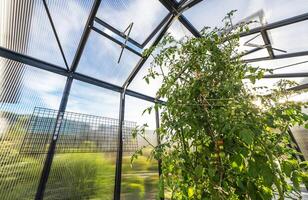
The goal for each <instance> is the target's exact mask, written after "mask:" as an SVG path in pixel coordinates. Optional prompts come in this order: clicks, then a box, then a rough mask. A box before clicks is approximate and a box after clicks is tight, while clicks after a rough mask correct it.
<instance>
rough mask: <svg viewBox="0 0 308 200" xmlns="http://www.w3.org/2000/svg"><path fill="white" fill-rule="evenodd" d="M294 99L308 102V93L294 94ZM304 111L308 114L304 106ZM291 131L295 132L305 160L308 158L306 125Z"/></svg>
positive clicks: (294, 134)
mask: <svg viewBox="0 0 308 200" xmlns="http://www.w3.org/2000/svg"><path fill="white" fill-rule="evenodd" d="M292 100H294V101H302V102H308V93H307V92H305V93H302V94H298V95H294V97H293V98H292ZM303 112H304V113H306V114H308V109H307V108H303ZM291 131H292V133H293V136H294V139H295V140H296V142H297V144H298V146H299V148H300V150H301V152H302V153H303V156H304V158H305V160H307V159H308V134H307V133H308V131H307V129H305V127H304V126H296V127H292V128H291Z"/></svg>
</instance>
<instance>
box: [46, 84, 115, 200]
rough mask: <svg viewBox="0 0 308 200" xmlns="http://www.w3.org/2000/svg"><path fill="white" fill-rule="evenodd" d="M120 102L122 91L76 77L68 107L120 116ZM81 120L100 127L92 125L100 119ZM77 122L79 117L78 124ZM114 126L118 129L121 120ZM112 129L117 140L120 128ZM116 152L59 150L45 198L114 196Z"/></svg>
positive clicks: (105, 199) (84, 111)
mask: <svg viewBox="0 0 308 200" xmlns="http://www.w3.org/2000/svg"><path fill="white" fill-rule="evenodd" d="M119 102H120V94H119V93H116V92H112V91H110V90H106V89H102V88H99V87H96V86H92V85H89V84H86V83H83V82H80V81H74V82H73V85H72V88H71V94H70V96H69V100H68V104H67V111H72V112H76V113H82V114H87V115H93V116H99V117H109V118H115V119H116V120H118V115H119ZM76 120H82V119H76ZM79 123H87V124H88V125H89V126H90V127H89V131H90V130H95V129H97V128H99V127H96V126H93V127H92V125H98V124H97V123H100V122H97V123H93V121H91V122H90V121H87V120H86V121H82V122H80V121H79ZM77 124H78V122H77V121H76V127H79V126H77ZM98 126H99V125H98ZM113 126H114V125H113ZM115 128H116V129H118V124H117V125H116V127H115ZM79 132H80V133H81V132H82V130H80V131H79ZM113 133H115V134H116V135H114V138H115V140H117V138H118V137H117V136H118V135H117V134H118V131H117V130H116V131H114V132H113ZM60 135H61V132H60ZM94 142H95V141H94ZM116 152H117V151H116V150H115V151H113V152H110V151H108V152H104V151H101V152H99V153H62V154H61V153H59V154H56V155H55V157H54V160H53V164H52V167H51V172H50V175H49V179H48V183H47V186H46V191H45V197H44V199H50V200H53V199H102V200H108V199H113V189H114V175H115V163H116Z"/></svg>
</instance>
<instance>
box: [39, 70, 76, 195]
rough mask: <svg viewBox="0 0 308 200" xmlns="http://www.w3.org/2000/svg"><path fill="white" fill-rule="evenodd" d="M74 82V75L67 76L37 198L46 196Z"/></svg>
mask: <svg viewBox="0 0 308 200" xmlns="http://www.w3.org/2000/svg"><path fill="white" fill-rule="evenodd" d="M72 83H73V77H72V76H69V77H67V80H66V84H65V88H64V91H63V96H62V99H61V103H60V107H59V111H58V115H57V119H56V123H55V127H54V130H53V135H52V138H51V142H50V145H49V148H48V153H47V156H46V159H45V163H44V167H43V170H42V173H41V178H40V182H39V185H38V188H37V191H36V195H35V200H42V199H43V197H44V191H45V188H46V184H47V180H48V177H49V173H50V169H51V164H52V160H53V158H54V154H55V149H56V145H57V140H58V136H59V132H60V129H61V125H62V121H63V117H64V112H65V109H66V105H67V101H68V96H69V93H70V90H71V86H72Z"/></svg>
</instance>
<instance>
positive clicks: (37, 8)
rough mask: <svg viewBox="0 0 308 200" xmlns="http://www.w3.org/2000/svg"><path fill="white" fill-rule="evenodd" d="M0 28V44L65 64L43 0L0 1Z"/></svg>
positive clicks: (61, 64) (60, 64) (57, 63)
mask: <svg viewBox="0 0 308 200" xmlns="http://www.w3.org/2000/svg"><path fill="white" fill-rule="evenodd" d="M0 30H1V31H0V46H2V47H5V48H8V49H11V50H13V51H17V52H19V53H23V54H27V55H29V56H32V57H35V58H38V59H41V60H44V61H47V62H51V63H54V64H56V65H59V66H65V65H64V61H63V59H62V56H61V53H60V50H59V48H58V45H57V42H56V39H55V36H54V34H53V32H52V28H51V25H50V23H49V20H48V17H47V14H46V11H45V9H44V6H43V1H41V0H24V1H19V0H3V1H0Z"/></svg>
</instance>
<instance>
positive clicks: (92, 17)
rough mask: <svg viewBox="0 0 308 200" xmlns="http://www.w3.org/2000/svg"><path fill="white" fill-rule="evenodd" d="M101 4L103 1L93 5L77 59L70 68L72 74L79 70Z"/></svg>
mask: <svg viewBox="0 0 308 200" xmlns="http://www.w3.org/2000/svg"><path fill="white" fill-rule="evenodd" d="M100 3H101V0H96V1H95V2H94V4H93V7H92V9H91V12H90V15H89V17H88V20H87V23H86V26H85V28H84V31H83V33H82V36H81V39H80V42H79V45H78V48H77V51H76V54H75V57H74V59H73V62H72V65H71V68H70V71H72V72H75V71H76V69H77V66H78V63H79V61H80V58H81V55H82V53H83V49H84V48H85V46H86V43H87V40H88V38H89V35H90V32H91V27H92V26H93V22H94V18H95V15H96V13H97V10H98V8H99V5H100Z"/></svg>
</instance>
